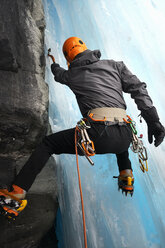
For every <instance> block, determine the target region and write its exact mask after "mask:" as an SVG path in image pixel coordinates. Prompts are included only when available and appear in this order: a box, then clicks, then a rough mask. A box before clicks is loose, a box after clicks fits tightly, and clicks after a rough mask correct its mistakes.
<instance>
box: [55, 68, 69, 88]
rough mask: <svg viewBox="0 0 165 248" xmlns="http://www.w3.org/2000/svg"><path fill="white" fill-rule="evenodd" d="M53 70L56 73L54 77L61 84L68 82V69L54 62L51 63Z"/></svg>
mask: <svg viewBox="0 0 165 248" xmlns="http://www.w3.org/2000/svg"><path fill="white" fill-rule="evenodd" d="M51 71H52V73H53V75H54V79H55V80H56V81H57V82H59V83H61V84H66V85H67V84H68V71H67V70H65V69H64V68H62V67H60V65H59V64H57V63H53V64H52V65H51Z"/></svg>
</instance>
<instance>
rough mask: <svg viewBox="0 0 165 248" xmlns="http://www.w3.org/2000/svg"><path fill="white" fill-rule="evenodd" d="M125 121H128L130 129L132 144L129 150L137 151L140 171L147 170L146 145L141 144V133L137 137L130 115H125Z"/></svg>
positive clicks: (134, 124)
mask: <svg viewBox="0 0 165 248" xmlns="http://www.w3.org/2000/svg"><path fill="white" fill-rule="evenodd" d="M124 121H125V122H126V123H128V124H129V125H130V127H131V129H132V145H131V146H130V147H131V150H132V151H133V152H135V153H138V158H139V163H140V168H141V170H142V172H145V171H148V162H147V160H148V155H147V150H146V147H145V146H144V145H143V141H142V138H143V135H142V134H141V135H140V136H139V137H138V136H137V130H136V123H135V122H134V121H133V120H132V119H131V117H130V116H128V115H127V120H126V119H124Z"/></svg>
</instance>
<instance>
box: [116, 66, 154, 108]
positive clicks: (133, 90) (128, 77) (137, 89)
mask: <svg viewBox="0 0 165 248" xmlns="http://www.w3.org/2000/svg"><path fill="white" fill-rule="evenodd" d="M118 66H119V68H120V75H121V83H122V88H123V91H124V92H125V93H130V94H131V98H133V99H134V100H135V103H136V104H137V107H138V109H139V110H141V111H142V110H146V109H150V108H152V107H153V103H152V100H151V98H150V96H149V95H148V92H147V89H146V87H147V85H146V83H144V82H141V81H140V80H139V79H138V78H137V77H136V76H135V75H133V74H132V73H131V72H130V71H129V70H128V68H127V67H126V65H125V64H124V63H123V62H119V63H118Z"/></svg>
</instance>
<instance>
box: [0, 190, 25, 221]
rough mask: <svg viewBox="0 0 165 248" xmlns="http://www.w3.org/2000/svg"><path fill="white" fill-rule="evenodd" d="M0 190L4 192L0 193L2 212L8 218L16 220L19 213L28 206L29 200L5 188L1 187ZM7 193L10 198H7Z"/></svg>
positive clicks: (0, 212) (0, 211)
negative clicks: (19, 197) (20, 197)
mask: <svg viewBox="0 0 165 248" xmlns="http://www.w3.org/2000/svg"><path fill="white" fill-rule="evenodd" d="M0 192H1V193H3V194H4V195H0V214H1V215H3V216H5V217H7V218H8V219H12V220H15V219H16V217H18V215H19V213H20V212H22V211H23V210H24V208H25V207H26V205H27V200H20V199H18V198H17V197H15V196H13V195H12V194H11V193H10V192H6V191H5V190H3V189H1V190H0ZM5 195H6V196H9V197H10V198H6V197H5Z"/></svg>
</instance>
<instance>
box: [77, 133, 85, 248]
mask: <svg viewBox="0 0 165 248" xmlns="http://www.w3.org/2000/svg"><path fill="white" fill-rule="evenodd" d="M75 152H76V163H77V174H78V181H79V190H80V197H81V206H82V218H83V231H84V245H85V248H87V236H86V224H85V212H84V202H83V194H82V187H81V178H80V170H79V162H78V151H77V128H75Z"/></svg>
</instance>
